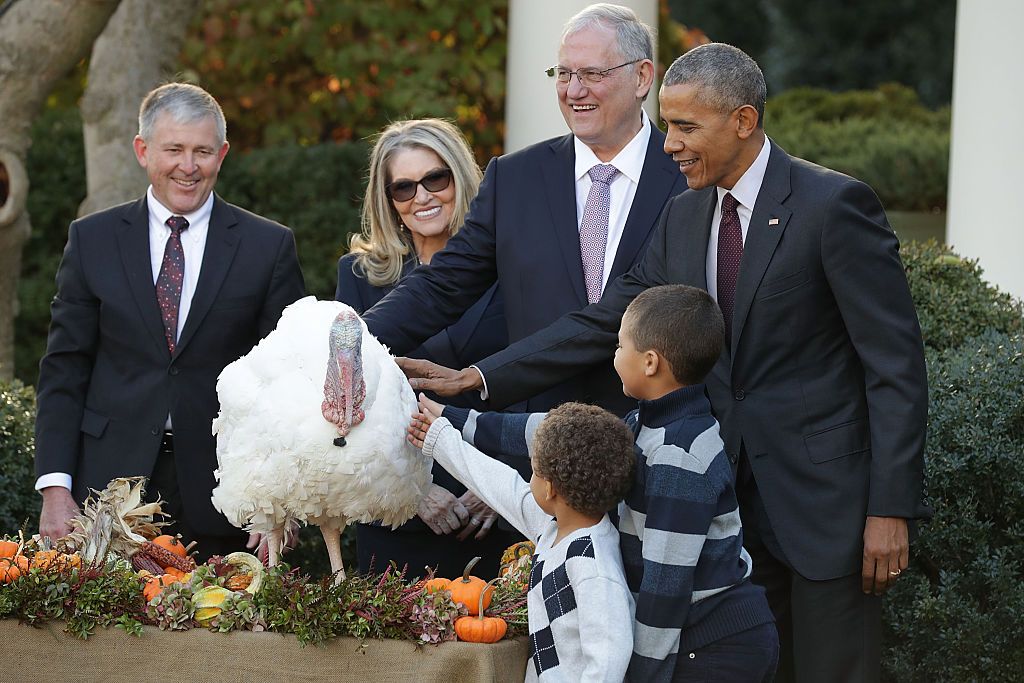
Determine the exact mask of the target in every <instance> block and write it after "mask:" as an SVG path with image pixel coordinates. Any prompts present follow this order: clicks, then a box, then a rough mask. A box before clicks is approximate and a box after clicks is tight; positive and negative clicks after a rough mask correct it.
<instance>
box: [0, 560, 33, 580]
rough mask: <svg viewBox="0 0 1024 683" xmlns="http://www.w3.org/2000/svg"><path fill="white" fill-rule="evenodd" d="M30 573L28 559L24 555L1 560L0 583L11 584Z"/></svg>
mask: <svg viewBox="0 0 1024 683" xmlns="http://www.w3.org/2000/svg"><path fill="white" fill-rule="evenodd" d="M27 573H28V558H27V557H25V556H24V555H15V556H13V557H5V558H3V559H0V581H2V582H4V583H11V582H12V581H16V580H17V579H18V577H20V576H21V575H22V574H27Z"/></svg>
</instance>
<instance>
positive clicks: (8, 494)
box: [0, 380, 42, 534]
mask: <svg viewBox="0 0 1024 683" xmlns="http://www.w3.org/2000/svg"><path fill="white" fill-rule="evenodd" d="M35 416H36V397H35V392H34V391H33V390H32V387H29V386H25V385H24V384H22V383H21V382H19V381H17V380H15V381H14V382H11V383H7V382H3V381H0V491H2V492H3V495H2V496H0V534H16V533H17V532H18V529H21V528H23V527H27V529H28V531H29V532H30V533H33V532H35V531H36V530H37V529H38V528H39V526H38V523H39V507H40V505H41V503H42V499H41V498H40V497H39V494H38V493H36V492H35V490H34V488H33V487H34V485H35V479H36V475H35V462H34V461H33V459H32V458H33V453H34V452H35V431H34V430H35Z"/></svg>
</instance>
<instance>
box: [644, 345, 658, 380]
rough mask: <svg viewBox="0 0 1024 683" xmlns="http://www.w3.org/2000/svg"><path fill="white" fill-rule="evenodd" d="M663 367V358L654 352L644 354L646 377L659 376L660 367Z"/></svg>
mask: <svg viewBox="0 0 1024 683" xmlns="http://www.w3.org/2000/svg"><path fill="white" fill-rule="evenodd" d="M659 365H661V356H659V355H658V354H657V353H655V352H654V351H645V352H644V376H645V377H654V376H655V375H656V374H658V366H659Z"/></svg>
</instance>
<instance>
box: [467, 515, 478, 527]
mask: <svg viewBox="0 0 1024 683" xmlns="http://www.w3.org/2000/svg"><path fill="white" fill-rule="evenodd" d="M469 523H470V524H472V525H473V526H476V525H478V524H479V523H480V520H479V519H477V518H476V517H473V518H471V519H470V520H469Z"/></svg>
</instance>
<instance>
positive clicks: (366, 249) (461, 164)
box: [349, 119, 483, 287]
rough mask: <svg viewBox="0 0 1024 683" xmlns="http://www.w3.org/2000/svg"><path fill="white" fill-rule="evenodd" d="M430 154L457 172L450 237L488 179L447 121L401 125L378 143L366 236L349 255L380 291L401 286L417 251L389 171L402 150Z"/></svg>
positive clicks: (352, 244) (358, 237)
mask: <svg viewBox="0 0 1024 683" xmlns="http://www.w3.org/2000/svg"><path fill="white" fill-rule="evenodd" d="M412 148H422V149H428V150H430V151H431V152H433V153H434V154H436V155H437V156H439V157H440V158H441V161H442V162H444V165H445V166H447V167H448V168H449V169H451V171H452V180H453V182H454V183H455V208H454V211H452V219H451V222H450V223H449V225H448V236H449V237H451V236H452V235H454V234H455V233H456V232H458V231H459V228H460V227H462V223H463V221H464V220H465V218H466V212H467V211H469V203H470V202H471V201H472V200H473V197H475V196H476V192H477V189H478V188H479V187H480V181H481V180H482V179H483V174H482V173H481V172H480V167H479V166H478V165H477V163H476V159H474V158H473V153H472V152H471V151H470V149H469V144H468V143H467V142H466V139H465V138H464V137H463V135H462V133H461V132H460V131H459V129H458V128H456V127H455V126H454V125H453V124H451V123H449V122H448V121H445V120H443V119H413V120H409V121H396V122H395V123H392V124H391V125H389V126H388V127H387V128H385V129H384V130H383V131H382V132H381V134H380V135H379V136H378V137H377V140H376V142H375V143H374V145H373V151H372V152H370V174H369V179H368V180H367V184H366V195H365V196H364V197H363V210H362V221H361V224H362V230H361V232H360V233H358V234H353V235H352V236H351V238H350V239H349V251H351V252H353V253H354V254H356V264H355V265H358V266H359V268H361V269H362V271H363V273H364V274H365V275H366V279H367V281H369V283H370V284H371V285H373V286H375V287H386V286H388V285H393V284H395V283H396V282H398V280H399V278H401V276H402V264H403V262H404V261H405V257H406V256H407V255H408V254H409V253H410V252H411V251H412V249H413V244H412V236H411V234H410V233H409V230H408V229H407V228H406V227H405V226H404V225H402V224H401V222H400V221H399V219H398V212H397V211H396V210H395V205H394V204H393V203H392V201H391V200H390V199H389V198H388V196H387V194H386V192H385V188H386V186H387V184H388V183H390V182H391V178H390V177H389V167H390V165H391V161H392V159H394V156H395V154H396V153H397V152H398V151H400V150H403V149H412Z"/></svg>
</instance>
